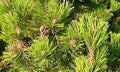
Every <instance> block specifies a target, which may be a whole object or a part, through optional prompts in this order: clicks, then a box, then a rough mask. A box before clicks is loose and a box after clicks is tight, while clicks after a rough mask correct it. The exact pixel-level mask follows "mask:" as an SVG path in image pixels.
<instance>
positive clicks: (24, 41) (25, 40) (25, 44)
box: [21, 37, 32, 47]
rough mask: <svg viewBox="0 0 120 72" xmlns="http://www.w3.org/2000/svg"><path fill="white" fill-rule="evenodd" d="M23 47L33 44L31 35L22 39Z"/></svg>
mask: <svg viewBox="0 0 120 72" xmlns="http://www.w3.org/2000/svg"><path fill="white" fill-rule="evenodd" d="M21 41H22V45H23V47H30V46H31V44H32V39H31V38H30V37H25V38H23V39H22V40H21Z"/></svg>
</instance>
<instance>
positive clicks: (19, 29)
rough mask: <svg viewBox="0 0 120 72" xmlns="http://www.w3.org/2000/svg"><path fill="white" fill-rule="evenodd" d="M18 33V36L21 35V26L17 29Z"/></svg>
mask: <svg viewBox="0 0 120 72" xmlns="http://www.w3.org/2000/svg"><path fill="white" fill-rule="evenodd" d="M16 33H17V34H18V36H19V35H20V34H21V28H20V27H19V26H17V27H16Z"/></svg>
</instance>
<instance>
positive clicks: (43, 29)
mask: <svg viewBox="0 0 120 72" xmlns="http://www.w3.org/2000/svg"><path fill="white" fill-rule="evenodd" d="M50 33H51V30H50V28H47V27H45V26H43V25H42V26H41V27H40V34H41V36H42V37H44V36H48V35H49V34H50Z"/></svg>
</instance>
